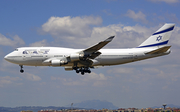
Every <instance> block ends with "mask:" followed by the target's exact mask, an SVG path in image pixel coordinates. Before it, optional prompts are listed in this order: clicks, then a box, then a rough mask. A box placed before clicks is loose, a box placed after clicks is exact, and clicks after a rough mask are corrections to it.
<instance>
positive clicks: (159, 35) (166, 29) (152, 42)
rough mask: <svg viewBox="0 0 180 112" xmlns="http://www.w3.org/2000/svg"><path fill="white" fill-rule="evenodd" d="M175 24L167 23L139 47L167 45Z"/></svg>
mask: <svg viewBox="0 0 180 112" xmlns="http://www.w3.org/2000/svg"><path fill="white" fill-rule="evenodd" d="M174 26H175V24H168V23H166V24H165V25H164V26H162V27H161V28H160V29H159V30H157V31H156V32H155V33H154V34H152V35H151V36H150V37H149V38H148V39H147V40H146V41H144V42H143V43H142V44H141V45H139V46H138V48H144V47H158V46H163V45H166V44H167V43H168V41H169V38H170V36H171V33H172V31H173V29H174Z"/></svg>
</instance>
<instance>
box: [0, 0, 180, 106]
mask: <svg viewBox="0 0 180 112" xmlns="http://www.w3.org/2000/svg"><path fill="white" fill-rule="evenodd" d="M179 5H180V1H179V0H138V1H135V0H89V1H88V0H86V1H85V0H78V1H75V0H64V1H58V0H52V1H49V0H38V1H37V0H36V1H35V0H34V1H33V0H26V1H24V0H16V1H15V0H14V1H8V0H6V1H3V0H1V1H0V101H1V102H0V106H6V107H15V106H65V105H70V104H71V103H78V102H81V101H85V100H106V101H109V102H112V103H113V104H114V105H116V106H118V107H122V108H127V107H136V108H145V107H152V106H160V105H162V104H164V103H167V104H175V105H180V102H179V100H180V99H179V98H180V97H179V93H180V89H179V85H180V74H179V73H180V70H179V67H180V61H179V55H180V53H179V48H180V39H179V38H178V37H179V36H180V15H179V10H180V8H179ZM164 23H175V24H176V27H175V29H174V32H173V34H172V37H171V40H170V41H169V44H170V45H172V48H171V50H172V53H171V54H169V55H168V56H163V57H158V58H154V59H149V60H144V61H139V62H136V63H130V64H125V65H117V66H110V67H102V68H98V69H93V70H92V73H91V74H86V75H84V76H81V75H80V74H76V73H75V72H74V71H72V72H71V71H70V72H69V71H68V72H67V71H65V70H64V68H62V67H28V66H25V67H24V70H25V73H24V74H21V73H19V69H20V68H19V66H18V65H14V64H11V63H9V62H6V61H5V60H4V56H5V55H6V54H8V53H10V52H11V51H13V50H14V49H15V48H17V47H22V46H27V47H29V46H57V47H72V48H87V47H89V46H91V45H93V44H95V43H97V42H99V41H101V40H104V39H106V38H107V37H109V36H111V35H115V36H116V37H115V39H114V40H113V41H112V42H111V43H109V44H108V45H107V46H106V48H126V47H136V46H138V45H139V44H141V43H142V42H143V41H144V40H145V39H146V38H148V37H149V36H150V35H151V34H152V33H153V32H155V31H156V30H157V29H159V28H160V27H161V26H162V25H163V24H164Z"/></svg>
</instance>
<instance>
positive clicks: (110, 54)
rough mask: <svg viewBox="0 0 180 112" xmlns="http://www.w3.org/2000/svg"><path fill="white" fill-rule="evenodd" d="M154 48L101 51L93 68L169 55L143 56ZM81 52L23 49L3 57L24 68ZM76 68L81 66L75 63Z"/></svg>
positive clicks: (94, 60) (37, 48)
mask: <svg viewBox="0 0 180 112" xmlns="http://www.w3.org/2000/svg"><path fill="white" fill-rule="evenodd" d="M154 49H155V48H153V47H152V48H149V47H148V48H130V49H101V50H99V51H100V52H101V55H99V56H97V57H96V58H95V59H92V61H93V63H92V65H91V67H94V66H110V65H118V64H124V63H129V62H134V61H139V60H143V59H147V58H153V57H157V56H162V55H166V54H169V53H170V50H168V51H167V52H165V53H160V54H159V53H158V54H145V53H146V52H149V51H152V50H154ZM79 51H82V49H70V48H61V47H23V48H18V49H16V50H15V51H13V52H11V53H9V54H8V55H6V56H5V59H6V60H7V61H9V62H11V63H14V64H18V65H26V66H52V65H51V64H50V63H48V62H47V63H46V60H49V59H51V60H58V59H61V58H63V57H68V56H69V55H71V54H72V53H76V52H79ZM62 66H74V62H73V63H72V62H69V63H67V64H65V65H62ZM77 66H78V67H81V66H83V65H82V64H81V63H77Z"/></svg>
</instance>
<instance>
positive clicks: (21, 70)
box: [19, 65, 24, 73]
mask: <svg viewBox="0 0 180 112" xmlns="http://www.w3.org/2000/svg"><path fill="white" fill-rule="evenodd" d="M19 66H20V67H21V69H20V72H21V73H23V72H24V70H23V65H19Z"/></svg>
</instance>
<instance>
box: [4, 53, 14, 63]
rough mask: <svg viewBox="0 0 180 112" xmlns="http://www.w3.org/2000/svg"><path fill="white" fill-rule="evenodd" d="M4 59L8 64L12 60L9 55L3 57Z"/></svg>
mask: <svg viewBox="0 0 180 112" xmlns="http://www.w3.org/2000/svg"><path fill="white" fill-rule="evenodd" d="M4 59H5V60H6V61H9V62H11V61H12V60H13V59H12V58H11V57H10V56H9V54H8V55H6V56H4Z"/></svg>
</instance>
